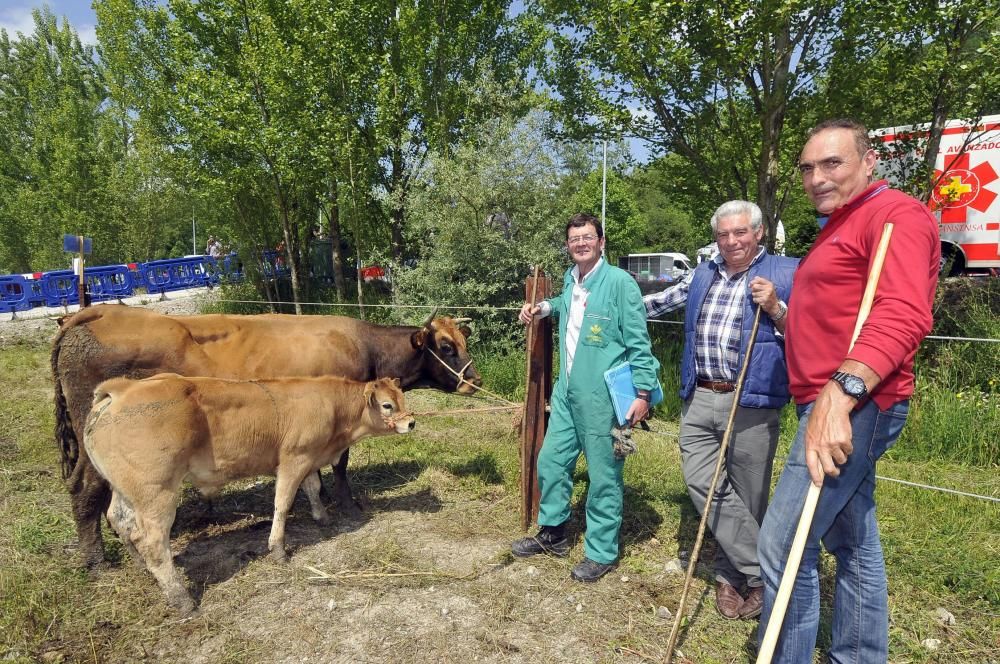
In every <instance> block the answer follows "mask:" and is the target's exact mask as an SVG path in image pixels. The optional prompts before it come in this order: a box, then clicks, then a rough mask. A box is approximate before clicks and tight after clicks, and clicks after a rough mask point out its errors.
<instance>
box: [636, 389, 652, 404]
mask: <svg viewBox="0 0 1000 664" xmlns="http://www.w3.org/2000/svg"><path fill="white" fill-rule="evenodd" d="M635 398H636V399H642V400H643V401H645V402H646V403H649V392H647V391H646V390H638V391H636V393H635Z"/></svg>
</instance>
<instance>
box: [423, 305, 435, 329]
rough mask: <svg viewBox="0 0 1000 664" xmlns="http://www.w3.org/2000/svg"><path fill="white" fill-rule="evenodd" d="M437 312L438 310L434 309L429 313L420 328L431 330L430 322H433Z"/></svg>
mask: <svg viewBox="0 0 1000 664" xmlns="http://www.w3.org/2000/svg"><path fill="white" fill-rule="evenodd" d="M437 312H438V308H437V307H434V310H433V311H431V315H430V316H428V317H427V320H425V321H424V324H423V325H421V327H424V328H427V329H428V330H429V329H431V321H433V320H434V316H435V315H437Z"/></svg>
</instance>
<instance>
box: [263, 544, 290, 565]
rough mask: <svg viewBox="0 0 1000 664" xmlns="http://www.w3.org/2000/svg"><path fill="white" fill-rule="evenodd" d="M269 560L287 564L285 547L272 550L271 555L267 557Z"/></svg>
mask: <svg viewBox="0 0 1000 664" xmlns="http://www.w3.org/2000/svg"><path fill="white" fill-rule="evenodd" d="M267 557H268V558H270V559H271V560H273V561H274V562H276V563H287V562H288V554H287V553H285V547H283V546H279V547H277V548H274V549H271V553H269V554H268V555H267Z"/></svg>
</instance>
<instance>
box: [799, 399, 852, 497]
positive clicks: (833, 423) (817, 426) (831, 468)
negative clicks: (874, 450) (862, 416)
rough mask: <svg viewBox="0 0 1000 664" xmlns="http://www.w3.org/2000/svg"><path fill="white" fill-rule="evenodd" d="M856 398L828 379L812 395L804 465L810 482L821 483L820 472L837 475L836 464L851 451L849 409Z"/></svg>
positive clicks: (819, 484) (818, 484) (843, 459)
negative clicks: (807, 469) (812, 403)
mask: <svg viewBox="0 0 1000 664" xmlns="http://www.w3.org/2000/svg"><path fill="white" fill-rule="evenodd" d="M856 403H857V401H855V400H854V398H853V397H849V396H847V395H846V394H844V392H843V391H842V390H841V389H840V386H838V385H837V384H836V383H833V382H829V383H827V384H826V385H825V386H824V387H823V389H822V390H821V391H820V393H819V396H818V397H816V403H815V404H814V405H813V409H812V412H811V413H810V414H809V422H808V424H807V425H806V440H805V446H806V467H808V468H809V476H810V477H811V478H812V481H813V484H815V485H816V486H823V476H824V474H826V475H830V476H831V477H837V476H838V475H840V468H838V467H837V466H838V465H839V464H843V463H846V462H847V457H848V456H850V454H851V452H853V451H854V444H853V443H852V442H851V433H852V428H851V411H852V410H853V409H854V405H855V404H856Z"/></svg>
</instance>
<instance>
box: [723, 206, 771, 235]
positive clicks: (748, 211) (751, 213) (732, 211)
mask: <svg viewBox="0 0 1000 664" xmlns="http://www.w3.org/2000/svg"><path fill="white" fill-rule="evenodd" d="M744 214H745V215H746V216H748V217H750V228H751V229H752V230H754V231H756V230H758V229H760V228H761V227H762V226H763V225H764V213H763V212H761V211H760V207H758V206H757V204H756V203H751V202H750V201H739V200H736V201H726V202H725V203H723V204H722V205H720V206H719V207H718V209H717V210H716V211H715V214H713V215H712V221H711V224H712V232H713V233H714V232H715V231H717V230H718V226H719V220H720V219H728V218H729V217H735V216H737V215H744Z"/></svg>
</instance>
